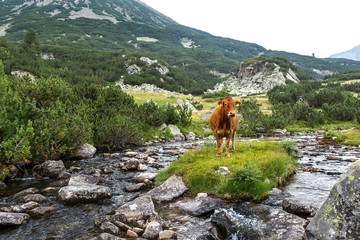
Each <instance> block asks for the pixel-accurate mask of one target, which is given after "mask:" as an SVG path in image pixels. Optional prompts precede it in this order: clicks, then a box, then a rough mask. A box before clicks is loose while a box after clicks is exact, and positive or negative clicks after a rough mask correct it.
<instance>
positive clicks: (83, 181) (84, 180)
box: [68, 175, 99, 186]
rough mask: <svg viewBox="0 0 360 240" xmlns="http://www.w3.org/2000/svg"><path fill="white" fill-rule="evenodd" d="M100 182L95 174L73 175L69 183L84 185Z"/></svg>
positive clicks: (71, 184)
mask: <svg viewBox="0 0 360 240" xmlns="http://www.w3.org/2000/svg"><path fill="white" fill-rule="evenodd" d="M98 183H99V179H98V178H96V177H94V176H86V175H71V177H70V180H69V183H68V185H69V186H82V185H87V184H98Z"/></svg>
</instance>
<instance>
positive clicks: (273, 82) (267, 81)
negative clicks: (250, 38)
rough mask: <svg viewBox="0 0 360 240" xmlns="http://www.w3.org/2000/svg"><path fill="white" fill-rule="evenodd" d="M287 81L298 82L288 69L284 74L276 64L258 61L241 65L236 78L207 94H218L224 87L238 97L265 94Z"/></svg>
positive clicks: (219, 85) (229, 79) (231, 78)
mask: <svg viewBox="0 0 360 240" xmlns="http://www.w3.org/2000/svg"><path fill="white" fill-rule="evenodd" d="M287 79H289V80H291V81H293V82H296V83H298V82H299V79H298V78H297V77H296V75H295V73H294V72H293V71H292V70H291V69H290V68H289V69H288V70H287V72H286V73H284V72H283V71H282V70H281V68H280V66H279V65H277V64H276V63H269V62H264V61H261V60H259V61H255V62H254V63H252V64H249V65H247V66H244V64H243V63H241V65H240V68H239V71H238V74H237V76H236V77H230V78H228V79H227V80H226V81H224V82H222V83H218V84H216V85H215V87H214V90H208V92H219V91H221V90H223V88H224V87H225V86H226V87H227V89H228V90H229V92H230V94H236V95H240V96H247V95H250V94H259V93H266V92H267V91H269V90H270V89H272V88H273V87H275V86H279V85H285V84H286V83H285V81H286V80H287Z"/></svg>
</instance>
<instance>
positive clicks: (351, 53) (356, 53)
mask: <svg viewBox="0 0 360 240" xmlns="http://www.w3.org/2000/svg"><path fill="white" fill-rule="evenodd" d="M329 58H345V59H350V60H355V61H360V45H357V46H356V47H354V48H352V49H350V50H348V51H345V52H342V53H337V54H334V55H331V56H330V57H329Z"/></svg>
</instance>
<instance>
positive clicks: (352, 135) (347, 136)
mask: <svg viewBox="0 0 360 240" xmlns="http://www.w3.org/2000/svg"><path fill="white" fill-rule="evenodd" d="M337 135H339V136H340V138H341V139H343V141H341V144H344V145H352V146H358V145H360V129H355V130H352V131H350V132H346V133H339V134H337Z"/></svg>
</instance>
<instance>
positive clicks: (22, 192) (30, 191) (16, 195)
mask: <svg viewBox="0 0 360 240" xmlns="http://www.w3.org/2000/svg"><path fill="white" fill-rule="evenodd" d="M37 192H39V190H38V189H37V188H27V189H25V190H22V191H21V192H18V193H16V194H15V195H14V196H13V198H15V199H16V198H19V197H21V196H24V195H27V194H30V193H37Z"/></svg>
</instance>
